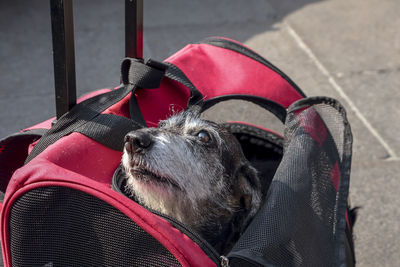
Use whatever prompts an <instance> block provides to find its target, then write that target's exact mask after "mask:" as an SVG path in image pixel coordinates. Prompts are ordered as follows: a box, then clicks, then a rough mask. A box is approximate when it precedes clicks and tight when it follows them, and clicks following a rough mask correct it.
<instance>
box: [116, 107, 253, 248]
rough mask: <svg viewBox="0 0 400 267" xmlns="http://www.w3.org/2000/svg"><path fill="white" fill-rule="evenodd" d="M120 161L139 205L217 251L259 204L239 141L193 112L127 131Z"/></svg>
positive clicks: (232, 239) (232, 238) (233, 237)
mask: <svg viewBox="0 0 400 267" xmlns="http://www.w3.org/2000/svg"><path fill="white" fill-rule="evenodd" d="M122 165H123V169H124V172H125V173H126V176H127V188H126V189H127V191H129V192H130V193H131V194H132V196H133V197H134V198H135V199H136V200H137V201H138V202H139V203H140V204H141V205H143V206H145V207H147V208H149V209H152V210H155V211H158V212H161V213H163V214H166V215H169V216H171V217H174V218H176V219H177V220H179V221H180V222H182V223H183V224H184V225H186V226H188V227H189V228H190V229H192V230H194V231H196V232H197V233H198V234H200V235H201V236H202V237H203V238H204V239H206V240H207V241H208V242H209V243H210V244H211V245H213V246H214V247H215V248H216V249H217V251H218V252H220V253H224V252H227V251H228V250H229V249H231V247H232V245H233V244H234V242H235V241H236V240H237V238H238V237H239V236H240V234H241V233H242V232H243V230H244V229H245V228H246V226H247V225H248V223H249V222H250V220H251V219H252V217H253V216H254V214H255V213H256V212H257V211H258V209H259V207H260V202H261V190H260V181H259V178H258V176H257V173H256V170H255V169H254V168H253V167H252V166H250V164H249V162H248V161H247V160H246V158H245V157H244V155H243V152H242V150H241V147H240V144H239V142H238V141H237V140H236V138H235V137H234V136H233V135H232V134H231V133H230V132H229V131H228V130H227V129H225V128H224V127H223V126H221V125H219V124H217V123H214V122H210V121H206V120H203V119H200V115H199V113H198V112H196V111H194V110H188V111H185V112H182V113H179V114H176V115H174V116H172V117H170V118H169V119H167V120H164V121H161V122H160V124H159V126H158V128H144V129H140V130H137V131H133V132H130V133H128V134H127V135H126V137H125V148H124V154H123V157H122Z"/></svg>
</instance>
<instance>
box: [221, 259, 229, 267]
mask: <svg viewBox="0 0 400 267" xmlns="http://www.w3.org/2000/svg"><path fill="white" fill-rule="evenodd" d="M220 259H221V267H229V259H228V258H227V257H225V256H221V257H220Z"/></svg>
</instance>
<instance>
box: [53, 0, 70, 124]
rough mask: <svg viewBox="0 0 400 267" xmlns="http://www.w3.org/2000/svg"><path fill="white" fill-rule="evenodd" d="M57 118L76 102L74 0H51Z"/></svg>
mask: <svg viewBox="0 0 400 267" xmlns="http://www.w3.org/2000/svg"><path fill="white" fill-rule="evenodd" d="M50 8H51V28H52V36H53V60H54V83H55V95H56V111H57V119H58V118H60V117H61V116H62V115H64V114H65V113H67V112H68V111H69V110H70V109H71V108H72V107H73V106H74V105H75V104H76V80H75V52H74V25H73V15H72V0H50Z"/></svg>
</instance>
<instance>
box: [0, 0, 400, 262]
mask: <svg viewBox="0 0 400 267" xmlns="http://www.w3.org/2000/svg"><path fill="white" fill-rule="evenodd" d="M122 10H123V1H122V0H121V1H113V2H111V1H105V0H103V1H75V28H76V35H75V37H76V57H77V68H76V69H77V86H78V90H79V93H80V94H82V93H84V92H86V91H90V90H92V89H98V88H103V87H110V86H114V85H117V84H118V82H119V64H120V60H121V58H122V57H123V49H124V48H123V13H122ZM399 10H400V2H399V1H397V0H386V1H379V0H353V1H346V0H334V1H333V0H331V1H317V0H313V1H311V0H300V1H299V0H296V1H295V0H292V1H288V0H287V1H279V0H264V1H262V0H248V1H240V0H223V1H211V0H206V1H205V0H203V1H191V2H190V4H189V3H188V1H183V0H181V1H177V0H174V1H172V0H171V1H156V0H146V1H145V45H144V46H145V56H146V57H150V56H151V57H152V58H156V59H163V58H165V57H167V56H168V55H170V54H172V53H174V52H175V51H176V50H178V49H179V48H181V47H183V46H184V45H185V44H187V43H189V42H193V41H198V40H201V39H203V38H204V37H207V36H210V35H220V36H226V37H230V38H233V39H236V40H238V41H241V42H244V43H245V44H246V45H248V46H249V47H251V48H252V49H253V50H255V51H257V52H258V53H260V54H261V55H263V56H264V57H266V58H267V59H269V60H270V61H271V62H273V63H274V64H275V65H277V66H278V67H279V68H280V69H282V70H283V71H284V72H285V73H287V74H288V75H289V76H290V77H291V78H292V79H293V80H294V81H295V82H296V83H297V84H298V85H299V86H300V87H301V88H302V89H303V90H304V92H305V93H306V94H307V95H327V96H331V97H334V98H337V99H339V100H340V101H341V102H342V103H343V105H344V106H345V107H346V108H347V111H348V117H349V120H350V123H351V126H352V129H353V134H354V139H355V141H354V147H353V150H354V155H353V165H352V176H351V179H352V181H351V192H350V196H351V201H352V203H353V205H356V206H361V209H360V212H359V221H358V223H357V225H356V228H355V234H356V254H357V259H358V263H359V265H360V266H399V265H400V241H399V240H400V239H399V236H400V210H399V206H400V197H399V193H400V181H399V180H398V179H399V178H400V177H399V173H400V166H399V163H400V137H399V132H400V119H399V118H400V109H399V108H398V101H399V99H400V98H399V93H398V89H399V88H400V76H399V74H400V31H399V29H400V16H399V13H398V12H399ZM0 59H1V60H0V124H1V125H2V127H1V128H0V136H5V135H7V134H10V133H12V132H15V131H17V130H19V129H21V128H24V127H27V126H29V125H32V124H34V123H36V122H40V121H42V120H44V119H46V118H48V117H50V116H52V115H53V114H54V112H55V111H54V109H55V108H54V103H53V90H52V88H53V76H52V55H51V36H50V17H49V6H48V3H47V1H39V0H32V1H22V0H18V1H16V0H14V1H12V0H3V1H1V2H0ZM242 110H243V111H245V112H241V113H247V115H249V117H250V118H251V117H256V118H255V119H257V116H253V115H254V112H252V109H250V108H249V107H248V106H243V107H242ZM228 113H232V112H230V110H228V112H225V114H228ZM235 114H237V113H234V115H235Z"/></svg>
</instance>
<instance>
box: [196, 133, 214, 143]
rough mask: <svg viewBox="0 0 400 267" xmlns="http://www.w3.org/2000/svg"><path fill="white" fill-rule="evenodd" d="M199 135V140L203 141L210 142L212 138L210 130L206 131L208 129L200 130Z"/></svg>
mask: <svg viewBox="0 0 400 267" xmlns="http://www.w3.org/2000/svg"><path fill="white" fill-rule="evenodd" d="M197 137H198V138H199V140H200V141H201V142H203V143H208V142H210V140H211V136H210V134H209V133H208V132H206V131H200V132H199V133H198V134H197Z"/></svg>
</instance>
